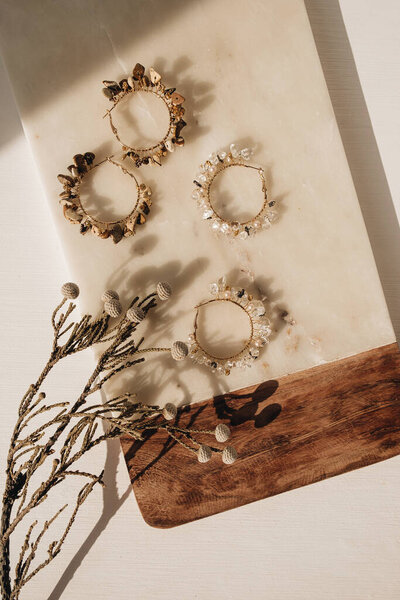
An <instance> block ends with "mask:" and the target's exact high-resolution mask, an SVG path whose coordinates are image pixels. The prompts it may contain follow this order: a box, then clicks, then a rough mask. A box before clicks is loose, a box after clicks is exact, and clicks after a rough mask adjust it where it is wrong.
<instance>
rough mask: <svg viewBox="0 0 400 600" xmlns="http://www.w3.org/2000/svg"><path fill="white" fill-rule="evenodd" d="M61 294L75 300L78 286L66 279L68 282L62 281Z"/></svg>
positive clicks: (77, 294)
mask: <svg viewBox="0 0 400 600" xmlns="http://www.w3.org/2000/svg"><path fill="white" fill-rule="evenodd" d="M61 294H62V295H63V296H64V298H68V299H69V300H75V298H77V297H78V296H79V287H78V286H77V285H76V283H72V282H71V281H68V283H64V285H63V286H62V287H61Z"/></svg>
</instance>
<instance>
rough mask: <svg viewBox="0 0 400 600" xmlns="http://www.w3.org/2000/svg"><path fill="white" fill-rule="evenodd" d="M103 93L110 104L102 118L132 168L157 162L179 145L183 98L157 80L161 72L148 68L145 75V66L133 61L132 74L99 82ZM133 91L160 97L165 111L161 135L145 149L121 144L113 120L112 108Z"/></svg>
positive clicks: (181, 142) (183, 124)
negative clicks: (166, 120) (166, 123)
mask: <svg viewBox="0 0 400 600" xmlns="http://www.w3.org/2000/svg"><path fill="white" fill-rule="evenodd" d="M103 85H104V86H105V87H104V88H103V93H104V94H105V96H106V97H107V98H108V99H109V100H110V101H111V102H112V103H113V106H112V107H111V108H110V109H109V110H107V112H106V114H105V115H104V116H105V117H108V120H109V123H110V127H111V131H112V132H113V134H114V136H115V137H116V139H117V140H118V142H119V143H120V144H121V146H122V149H123V151H124V156H123V158H126V157H129V158H131V159H132V160H133V162H134V164H135V166H136V167H140V166H142V165H148V164H156V165H161V159H162V158H163V157H164V156H166V155H167V154H168V152H173V151H174V149H175V146H183V145H184V143H185V140H184V139H183V137H182V136H181V131H182V129H183V128H184V127H185V126H186V122H185V121H184V120H183V118H182V117H183V115H184V113H185V109H184V108H183V106H182V104H183V102H184V101H185V98H184V97H183V96H182V95H181V94H179V93H178V92H177V91H176V88H168V89H167V88H166V87H165V85H164V84H163V83H161V75H160V74H159V73H157V71H155V70H154V69H153V67H150V69H149V76H147V75H146V74H145V68H144V67H143V65H141V64H140V63H137V64H136V65H135V67H134V69H133V71H132V75H130V76H129V77H127V78H126V79H122V80H121V81H120V82H119V83H117V82H116V81H103ZM135 92H147V93H150V94H154V95H155V96H156V97H157V98H160V99H161V100H162V101H163V102H164V104H165V106H166V107H167V110H168V113H169V126H168V130H167V133H166V134H165V136H164V137H163V138H162V140H160V141H159V142H157V144H154V145H153V146H150V147H148V148H134V147H133V146H130V145H129V144H125V143H124V142H123V141H122V140H121V137H120V135H119V132H118V130H117V128H116V126H115V124H114V122H113V118H112V111H113V110H114V108H115V107H116V106H117V105H118V104H119V102H120V101H121V100H122V99H123V98H125V97H126V96H128V95H130V94H134V93H135Z"/></svg>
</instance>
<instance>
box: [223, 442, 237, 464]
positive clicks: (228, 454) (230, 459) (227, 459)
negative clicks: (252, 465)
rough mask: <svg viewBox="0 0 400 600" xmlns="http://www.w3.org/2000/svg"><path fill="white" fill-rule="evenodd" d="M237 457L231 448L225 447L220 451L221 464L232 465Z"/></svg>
mask: <svg viewBox="0 0 400 600" xmlns="http://www.w3.org/2000/svg"><path fill="white" fill-rule="evenodd" d="M237 457H238V454H237V452H236V450H235V448H234V447H233V446H225V448H224V449H223V451H222V462H224V463H225V464H226V465H232V464H233V463H234V462H235V460H236V459H237Z"/></svg>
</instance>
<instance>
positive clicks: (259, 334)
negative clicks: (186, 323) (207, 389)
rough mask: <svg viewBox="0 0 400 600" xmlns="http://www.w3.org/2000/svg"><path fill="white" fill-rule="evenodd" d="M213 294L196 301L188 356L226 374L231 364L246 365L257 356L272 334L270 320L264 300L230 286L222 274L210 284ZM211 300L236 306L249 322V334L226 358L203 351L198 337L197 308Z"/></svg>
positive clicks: (229, 370)
mask: <svg viewBox="0 0 400 600" xmlns="http://www.w3.org/2000/svg"><path fill="white" fill-rule="evenodd" d="M210 292H211V295H212V296H213V297H212V299H211V300H207V301H205V302H202V303H200V304H198V305H197V306H196V307H195V308H196V314H195V318H194V330H193V333H191V334H190V335H189V357H190V358H191V359H192V360H193V361H194V362H195V363H198V364H204V365H205V366H206V367H208V368H209V369H211V371H213V372H217V373H221V374H224V375H229V374H230V372H231V369H232V368H234V367H242V368H246V367H250V366H251V365H252V364H253V362H254V361H255V360H256V359H257V358H258V356H259V354H260V351H261V349H262V348H263V347H264V346H265V345H266V344H268V342H269V338H270V336H271V333H272V329H271V323H270V320H269V318H268V317H267V315H266V310H265V306H264V303H263V302H262V301H261V300H257V299H255V298H253V296H252V295H251V294H249V293H248V292H247V291H246V290H245V289H244V288H239V287H238V288H236V287H231V286H230V285H228V284H227V283H226V279H225V277H221V279H219V280H218V282H217V283H212V284H211V285H210ZM211 302H232V303H233V304H235V305H236V306H238V307H240V308H241V309H242V310H243V311H244V312H245V313H246V315H247V316H248V318H249V322H250V335H249V338H248V340H247V342H246V344H245V345H244V347H243V348H242V349H241V350H240V351H239V352H236V353H235V354H233V355H232V356H229V357H219V356H215V355H213V354H211V353H210V352H208V351H207V350H205V349H204V348H203V347H202V346H201V344H200V342H199V338H198V314H199V313H198V311H199V308H200V307H202V306H205V305H207V304H210V303H211Z"/></svg>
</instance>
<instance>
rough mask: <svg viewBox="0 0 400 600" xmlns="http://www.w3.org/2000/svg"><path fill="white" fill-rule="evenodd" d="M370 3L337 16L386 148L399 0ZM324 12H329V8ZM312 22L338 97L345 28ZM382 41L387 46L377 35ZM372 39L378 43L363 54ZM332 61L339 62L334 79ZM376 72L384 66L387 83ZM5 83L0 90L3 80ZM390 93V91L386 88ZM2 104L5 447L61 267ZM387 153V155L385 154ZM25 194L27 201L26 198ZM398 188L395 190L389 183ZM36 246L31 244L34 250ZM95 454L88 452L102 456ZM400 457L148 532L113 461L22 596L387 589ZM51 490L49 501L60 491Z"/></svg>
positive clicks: (386, 277)
mask: <svg viewBox="0 0 400 600" xmlns="http://www.w3.org/2000/svg"><path fill="white" fill-rule="evenodd" d="M367 4H368V6H366V4H365V2H364V1H363V2H362V3H361V2H356V1H354V0H351V1H349V0H345V1H344V2H343V6H344V8H346V9H347V11H346V10H345V14H346V12H347V16H348V19H349V20H348V21H346V25H348V24H349V25H350V27H349V30H350V31H355V35H354V37H352V39H351V41H352V44H353V48H354V50H355V55H356V58H357V59H358V57H360V60H361V63H364V69H363V71H362V72H363V75H364V76H366V77H367V80H368V88H367V89H372V88H373V87H374V86H373V83H374V81H375V82H376V83H377V82H378V81H381V85H380V86H377V85H375V88H374V89H375V93H374V94H372V96H371V97H370V98H369V102H368V108H369V110H370V113H371V117H372V119H373V121H377V122H379V123H380V129H379V133H380V137H379V138H378V141H379V144H380V146H381V147H382V148H385V147H386V151H387V150H388V149H389V148H390V140H391V137H392V135H393V132H394V131H395V130H396V118H398V115H397V112H395V110H394V109H396V110H397V108H396V106H395V104H393V105H392V106H390V102H389V101H388V99H389V97H391V98H395V97H396V94H395V91H396V89H397V90H398V81H397V88H396V77H394V75H395V73H396V72H397V71H396V69H394V70H393V71H392V70H391V65H393V64H396V59H395V56H396V55H395V54H393V55H392V54H390V52H389V49H390V37H388V36H387V31H388V30H389V31H391V30H392V29H393V28H394V24H395V23H396V15H397V22H398V21H399V19H400V15H399V12H398V8H396V6H395V4H394V3H391V2H387V3H386V4H387V6H389V5H390V6H391V9H392V10H391V11H390V13H389V14H390V16H388V19H387V20H386V19H385V17H384V12H385V11H383V12H381V13H380V15H379V16H380V19H378V20H377V19H376V18H375V17H376V15H375V17H374V19H373V21H374V22H373V26H372V21H371V20H370V18H369V14H370V13H371V11H372V9H373V8H374V2H370V1H369V0H368V2H367ZM323 12H324V11H323V10H321V11H320V10H319V7H318V3H314V13H313V15H314V17H316V20H317V22H318V19H319V18H321V14H320V13H323ZM326 12H327V15H328V16H331V13H330V10H329V8H326ZM322 16H324V15H322ZM363 25H364V26H363ZM364 30H365V36H364V33H363V32H364ZM319 34H320V38H321V39H323V40H325V41H327V46H328V50H331V54H329V52H327V53H326V54H325V55H324V57H325V58H327V60H328V62H329V64H330V67H331V73H330V75H331V77H332V80H334V83H336V89H335V92H336V94H337V97H338V98H339V99H340V93H341V94H342V95H343V96H342V97H346V94H347V93H348V90H349V81H350V80H349V79H348V78H346V79H345V80H342V79H341V78H340V74H341V73H342V70H343V68H344V67H346V68H347V67H348V66H349V64H350V61H349V58H348V57H344V58H343V55H342V54H341V53H338V54H335V42H336V41H337V40H342V36H343V32H342V30H341V29H340V24H338V22H337V21H335V20H332V19H328V20H327V21H324V18H322V20H321V30H320V31H319ZM72 35H74V32H72ZM382 41H384V42H385V44H383V45H382V44H381V42H382ZM371 47H374V48H375V53H374V54H373V56H372V60H371ZM382 48H384V52H383V50H382ZM393 48H395V38H393ZM341 50H342V46H340V51H341ZM337 56H339V59H340V60H338V61H336V58H337ZM367 60H368V63H369V68H368V69H367V68H366V65H367ZM337 63H339V64H337ZM334 68H336V69H337V70H336V80H335V79H334V75H335V71H334ZM382 73H386V74H387V78H386V79H385V78H383V79H384V80H383V81H382ZM347 75H348V71H346V76H347ZM363 84H364V81H363ZM385 86H386V87H385ZM378 87H379V92H380V93H379V94H378V91H377V88H378ZM2 91H3V93H4V95H6V93H7V92H6V86H3V88H2ZM389 92H393V94H392V96H390V93H389ZM397 93H398V92H397ZM356 99H357V98H356ZM367 100H368V97H367ZM354 105H355V106H356V107H357V110H355V111H354V113H353V115H356V116H357V119H356V121H355V124H354V116H353V120H352V121H351V120H349V121H348V122H347V129H346V132H345V133H346V139H347V142H349V140H350V142H352V143H353V145H351V143H350V158H354V156H355V157H356V158H357V156H360V155H362V156H364V155H368V151H369V152H370V154H369V155H368V156H369V161H365V162H364V163H363V162H358V163H357V161H356V165H355V166H356V169H357V179H358V181H357V184H358V185H360V183H362V182H363V181H364V182H365V181H368V180H370V181H372V182H375V183H374V185H375V188H374V194H372V195H373V197H371V198H369V196H368V194H370V195H371V189H368V188H367V187H366V188H365V189H364V192H365V193H363V194H362V195H361V197H360V200H361V203H362V204H363V209H365V208H366V209H367V210H366V212H365V218H366V220H367V224H368V226H369V231H370V235H371V232H372V234H373V235H372V236H371V237H372V238H373V242H374V244H373V248H374V252H375V255H376V256H378V257H379V261H378V263H379V262H381V263H384V267H385V268H384V269H383V270H381V269H380V275H381V277H382V280H383V285H384V288H385V291H386V292H387V300H388V302H389V304H390V305H391V311H392V314H394V315H395V317H396V306H397V307H398V304H399V296H398V290H399V281H400V280H399V278H398V277H396V274H395V269H394V267H395V263H396V257H395V255H393V253H392V248H393V244H392V245H391V244H390V239H391V235H392V232H393V229H392V228H391V223H390V221H388V218H387V217H388V215H389V216H390V212H389V213H388V212H387V210H386V209H387V206H383V205H382V203H381V204H380V205H379V204H378V205H377V204H376V197H379V198H380V199H381V201H382V198H383V197H384V193H385V191H384V189H383V190H382V188H381V187H379V186H378V184H377V182H379V181H380V180H381V171H380V167H379V164H376V163H375V162H374V161H373V160H371V155H372V156H373V152H372V154H371V149H370V147H369V145H368V144H366V143H365V141H366V140H367V141H368V134H367V132H368V126H366V125H365V123H361V120H360V113H362V112H363V105H362V104H360V102H358V104H357V102H355V103H354V104H353V105H352V107H354ZM347 106H348V105H347V104H342V105H340V102H339V111H340V110H341V111H342V115H341V116H342V118H343V120H345V119H346V117H347V113H348V109H347ZM6 108H7V107H6ZM2 109H3V112H2V117H3V119H4V122H3V124H2V137H4V138H5V139H7V138H8V139H10V140H11V139H12V140H13V141H12V143H11V142H10V143H8V144H7V145H4V146H3V150H2V154H1V173H2V188H3V193H4V195H5V197H6V198H8V197H10V198H12V202H5V203H4V204H3V208H2V210H3V217H4V222H13V221H14V220H15V214H16V212H17V213H18V214H24V220H23V221H21V222H18V223H15V225H14V227H12V228H10V227H8V228H6V229H5V230H4V232H3V235H2V238H1V247H2V250H3V251H2V255H1V272H2V274H3V277H4V282H6V283H7V289H6V288H5V284H4V288H3V290H5V289H6V293H5V294H4V295H3V300H2V306H1V309H2V317H3V318H2V320H3V336H4V339H5V340H7V349H8V350H7V352H6V353H4V355H3V356H2V359H3V363H2V367H3V374H2V381H1V387H2V398H3V400H2V409H3V410H2V423H1V439H2V440H4V442H2V445H1V450H2V456H4V452H5V449H6V448H5V445H4V444H5V442H6V440H7V437H8V434H9V431H10V428H11V426H12V423H13V421H14V418H15V414H14V409H15V403H14V398H16V397H18V395H19V394H20V393H21V392H22V391H23V390H24V388H25V383H26V382H25V381H22V379H23V378H22V377H21V370H23V371H24V373H25V374H26V377H27V381H28V380H29V381H30V379H31V378H33V377H34V376H35V374H36V372H37V371H38V369H39V367H40V366H41V364H42V359H43V358H44V357H45V356H46V352H47V349H46V344H47V343H48V341H49V329H48V314H49V311H50V309H51V307H52V305H53V304H54V301H55V300H56V297H57V290H56V289H55V288H57V287H58V285H59V283H61V282H62V281H63V280H65V279H66V278H68V277H69V275H70V274H68V273H67V271H66V267H65V265H64V263H63V262H62V256H61V253H60V248H59V245H58V239H57V236H55V235H54V233H53V229H52V226H51V222H50V220H49V216H48V213H47V212H46V210H45V204H44V203H42V194H41V190H40V187H39V183H38V180H37V179H36V178H35V173H34V170H33V167H32V163H31V158H30V155H29V152H28V149H27V147H26V144H25V142H24V140H23V138H22V137H21V136H20V132H19V129H18V127H19V126H18V123H17V120H16V117H15V115H14V113H13V112H12V110H11V109H9V110H5V108H4V103H3V102H2ZM385 131H386V132H387V134H386V133H385ZM342 133H343V131H342ZM359 133H363V134H364V137H363V139H362V143H358V144H356V143H355V141H354V140H356V141H357V140H358V139H359V138H358V134H359ZM17 134H18V135H17ZM186 150H187V148H185V151H186ZM392 150H395V148H394V149H393V148H392ZM390 157H391V160H395V159H394V154H393V153H391V155H390ZM398 158H400V157H398ZM20 163H23V164H24V177H21V175H20V173H21V171H20V170H19V169H17V167H16V165H19V164H20ZM385 167H386V163H385ZM353 174H354V171H353ZM389 174H390V171H389V170H388V175H389ZM390 184H391V186H392V188H393V189H394V190H395V189H396V187H395V186H396V178H395V177H392V178H391V179H390ZM371 187H372V186H371ZM27 197H29V198H30V202H29V203H26V198H27ZM369 199H370V201H371V204H370V205H369V204H368V201H369ZM394 200H395V202H396V201H398V198H397V195H395V197H394ZM374 211H376V212H374ZM83 241H86V240H83ZM138 241H139V240H138V239H137V240H136V241H135V243H136V242H138ZM49 246H50V247H51V252H50V253H49ZM33 247H34V248H35V252H32V248H33ZM384 259H386V263H385V262H384ZM39 281H40V282H41V284H42V285H41V287H39V286H38V282H39ZM43 285H45V287H44V288H43ZM27 290H29V309H30V314H31V315H32V316H31V322H30V336H29V337H28V338H26V335H25V334H26V330H25V327H24V326H22V323H21V319H20V313H21V311H26V302H27V297H26V292H27ZM397 311H398V308H397ZM397 319H398V312H397ZM395 321H396V319H395ZM21 349H24V351H23V352H22V351H21ZM89 367H90V358H88V364H84V363H83V362H82V363H81V364H79V365H78V364H75V365H74V370H73V372H72V373H71V375H72V377H71V381H75V380H79V379H80V378H83V377H84V375H85V372H86V371H87V369H88V368H89ZM60 383H62V382H61V379H60V381H59V384H58V385H57V381H54V382H52V383H51V387H50V390H54V391H55V390H56V389H58V387H59V385H60ZM52 386H54V387H52ZM103 458H104V457H103V456H100V455H99V456H96V457H95V460H96V461H98V465H99V468H100V465H101V464H102V462H103ZM117 462H118V459H117V447H114V448H110V451H109V460H108V462H107V470H108V473H109V477H110V478H109V481H110V483H111V482H112V481H113V478H114V472H115V469H116V464H117ZM398 464H399V461H398V459H393V460H390V461H386V462H384V463H381V464H378V465H375V466H372V467H369V468H367V469H362V470H359V471H356V472H354V473H350V474H347V475H345V476H341V477H338V478H334V479H331V480H328V481H325V482H321V483H320V484H316V485H313V486H309V487H307V488H303V489H301V490H296V491H294V492H291V493H290V494H285V495H283V496H279V497H276V498H273V499H270V500H268V501H264V502H259V503H256V504H253V505H250V506H247V507H243V508H241V509H239V510H237V511H231V512H229V513H226V514H224V515H219V516H218V517H215V518H211V519H207V520H205V521H203V522H199V523H195V524H193V525H190V526H186V527H183V528H179V529H177V530H172V531H166V532H162V531H155V530H151V529H149V528H148V527H147V526H146V525H145V524H144V523H143V522H142V520H141V518H140V515H139V513H138V509H137V507H136V505H135V502H134V500H133V498H132V497H131V496H130V494H129V486H128V481H127V476H126V471H125V468H124V465H123V463H122V464H121V465H120V467H119V469H118V474H117V487H118V490H119V491H118V492H115V488H114V486H113V485H111V486H109V490H108V492H107V493H106V495H105V496H104V508H103V510H102V512H101V515H99V496H98V495H97V496H96V497H93V498H92V499H91V501H90V503H89V504H88V505H87V509H86V512H85V513H84V514H83V515H82V518H81V519H80V521H79V522H78V524H77V526H76V528H75V530H74V531H73V533H72V536H71V538H70V539H69V542H68V544H67V546H66V548H65V550H64V554H63V555H62V556H61V558H60V559H59V560H58V562H57V563H56V564H55V565H54V567H53V568H51V569H48V571H47V573H46V575H43V576H42V577H39V578H38V579H37V580H36V582H34V583H33V584H32V586H31V589H30V590H29V595H27V597H29V598H32V599H33V600H35V599H36V598H37V599H38V600H39V598H40V599H42V598H43V597H50V598H52V599H53V600H55V598H59V597H60V596H61V595H62V597H63V598H66V599H68V598H71V599H72V598H77V597H81V596H82V594H83V593H84V595H85V597H87V598H101V599H103V598H107V599H108V598H110V597H112V596H114V595H117V596H118V597H120V598H132V596H133V595H134V596H135V597H141V598H146V599H147V598H162V599H167V598H170V597H171V594H172V593H173V594H174V595H177V596H179V597H183V598H185V597H188V596H189V595H190V596H192V595H193V590H195V594H196V596H197V597H198V598H201V599H209V598H214V597H218V598H242V597H243V595H244V594H246V595H247V596H249V597H252V598H263V597H268V598H269V597H277V598H284V599H286V598H288V599H289V598H290V599H292V598H293V597H296V598H301V599H302V598H307V599H309V598H312V599H314V598H315V599H317V598H318V599H319V598H321V597H324V598H337V596H338V595H340V596H342V597H343V598H346V599H349V600H356V599H357V600H358V599H360V600H361V599H362V600H364V598H366V597H371V598H379V599H380V598H385V600H386V599H392V598H393V599H394V598H397V597H398V593H399V590H400V582H399V576H398V573H399V568H398V567H399V564H398V556H399V546H398V540H397V538H398V535H397V532H398V531H399V516H398V493H399V490H398V486H397V481H398ZM117 494H118V495H119V496H120V500H118V498H117ZM53 502H54V508H56V507H57V506H58V504H57V502H56V500H54V501H53ZM52 506H53V504H52ZM111 517H112V518H111ZM116 540H118V544H117V547H116V543H115V541H116ZM133 547H134V548H135V549H133ZM78 549H79V550H78ZM139 549H140V550H139ZM154 563H156V564H157V565H158V568H157V569H154ZM64 569H66V571H65V572H64ZM57 582H58V583H57ZM52 590H53V592H52ZM171 590H174V591H173V592H171ZM27 594H28V593H27ZM49 594H50V596H49Z"/></svg>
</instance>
